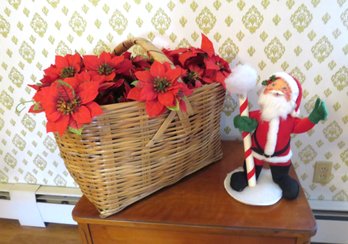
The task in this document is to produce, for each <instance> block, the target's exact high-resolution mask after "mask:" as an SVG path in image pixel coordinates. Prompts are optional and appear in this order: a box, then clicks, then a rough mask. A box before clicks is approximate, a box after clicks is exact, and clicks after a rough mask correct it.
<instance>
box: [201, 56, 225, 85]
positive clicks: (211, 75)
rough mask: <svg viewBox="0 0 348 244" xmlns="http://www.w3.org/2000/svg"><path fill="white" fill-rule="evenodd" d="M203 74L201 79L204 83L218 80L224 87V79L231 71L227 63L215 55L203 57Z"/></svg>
mask: <svg viewBox="0 0 348 244" xmlns="http://www.w3.org/2000/svg"><path fill="white" fill-rule="evenodd" d="M204 63H205V67H206V70H205V75H204V76H203V81H205V82H206V83H213V82H218V83H220V84H221V85H222V86H223V87H225V79H226V78H227V76H228V75H229V74H230V73H231V69H230V66H229V64H228V63H227V62H226V61H225V60H224V59H222V58H220V57H219V56H217V55H213V56H212V57H207V58H205V59H204Z"/></svg>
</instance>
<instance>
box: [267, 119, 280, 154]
mask: <svg viewBox="0 0 348 244" xmlns="http://www.w3.org/2000/svg"><path fill="white" fill-rule="evenodd" d="M278 130H279V117H277V118H274V119H272V120H271V121H270V122H269V128H268V131H267V141H266V145H265V154H267V155H272V154H273V153H274V150H275V147H276V145H277V138H278Z"/></svg>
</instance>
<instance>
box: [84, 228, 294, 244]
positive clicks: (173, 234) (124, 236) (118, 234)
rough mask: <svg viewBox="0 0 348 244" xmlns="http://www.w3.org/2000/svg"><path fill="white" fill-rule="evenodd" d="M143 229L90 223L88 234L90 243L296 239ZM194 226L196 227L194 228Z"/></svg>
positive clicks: (243, 243) (289, 243) (270, 243)
mask: <svg viewBox="0 0 348 244" xmlns="http://www.w3.org/2000/svg"><path fill="white" fill-rule="evenodd" d="M180 229H183V228H179V230H178V228H175V229H171V228H168V229H166V228H163V227H161V228H144V227H139V228H137V226H134V227H119V226H103V225H90V234H91V239H92V240H93V244H106V243H144V244H146V243H149V244H150V243H151V244H154V243H166V244H178V243H214V244H216V243H219V244H220V243H238V244H251V243H258V244H261V243H265V244H266V243H267V244H279V243H282V244H294V243H296V238H294V237H292V238H291V237H289V238H287V237H280V236H274V237H272V236H257V235H250V236H248V235H246V234H245V232H243V233H242V234H238V232H235V233H217V232H216V231H212V232H210V231H206V230H205V231H204V232H201V231H200V230H199V228H195V229H194V230H193V229H192V228H187V229H186V230H180ZM196 229H197V230H196Z"/></svg>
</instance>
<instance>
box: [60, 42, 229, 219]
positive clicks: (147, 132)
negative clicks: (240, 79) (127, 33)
mask: <svg viewBox="0 0 348 244" xmlns="http://www.w3.org/2000/svg"><path fill="white" fill-rule="evenodd" d="M134 44H137V45H140V46H141V47H143V48H144V49H145V50H147V52H148V53H149V55H151V56H152V57H153V58H154V59H155V60H157V61H160V62H164V61H168V59H167V58H166V56H165V55H163V54H162V53H161V51H160V50H158V49H157V48H156V47H154V46H153V45H152V44H151V43H150V42H148V41H146V40H144V39H131V40H127V41H125V42H123V43H121V44H120V45H119V46H117V47H116V49H115V53H116V54H120V53H122V52H124V51H126V50H128V49H129V48H130V47H131V46H133V45H134ZM224 97H225V91H224V89H223V88H222V87H221V85H219V84H217V83H215V84H210V85H204V86H202V87H200V88H198V89H196V90H195V91H194V93H193V94H192V95H190V96H189V97H188V99H187V100H188V101H189V104H190V111H189V115H188V114H183V113H181V112H178V113H177V112H174V111H170V112H166V113H165V114H162V115H161V116H159V117H156V118H148V116H147V114H146V111H145V105H144V103H140V102H125V103H117V104H112V105H105V106H102V108H103V111H104V113H103V115H101V116H98V117H96V118H95V119H94V120H93V122H92V123H91V124H89V125H86V126H85V127H84V130H83V134H82V135H81V136H79V135H76V134H72V133H65V134H64V135H63V136H58V135H56V141H57V144H58V146H59V149H60V152H61V156H62V158H63V159H64V162H65V165H66V167H67V169H68V171H69V172H70V174H71V175H72V177H73V178H74V180H75V181H76V183H77V184H78V185H79V186H80V188H81V191H82V192H83V194H84V195H85V196H86V197H87V198H88V199H89V201H90V202H91V203H92V204H93V205H94V206H95V207H96V208H97V209H98V211H99V212H100V216H101V217H107V216H110V215H112V214H114V213H117V212H119V211H120V210H122V209H124V208H125V207H127V206H129V205H130V204H132V203H134V202H136V201H138V200H140V199H142V198H144V197H146V196H148V195H150V194H151V193H153V192H155V191H157V190H159V189H161V188H163V187H166V186H169V185H171V184H173V183H175V182H177V181H179V180H180V179H182V178H183V177H185V176H187V175H189V174H191V173H193V172H195V171H197V170H199V169H201V168H202V167H204V166H206V165H208V164H210V163H213V162H215V161H217V160H219V159H221V157H222V151H221V142H220V113H221V109H222V105H223V101H224Z"/></svg>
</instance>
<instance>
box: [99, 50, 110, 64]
mask: <svg viewBox="0 0 348 244" xmlns="http://www.w3.org/2000/svg"><path fill="white" fill-rule="evenodd" d="M99 60H100V63H102V64H107V63H109V62H110V61H111V54H110V53H108V52H105V51H104V52H102V53H101V54H100V55H99Z"/></svg>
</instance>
